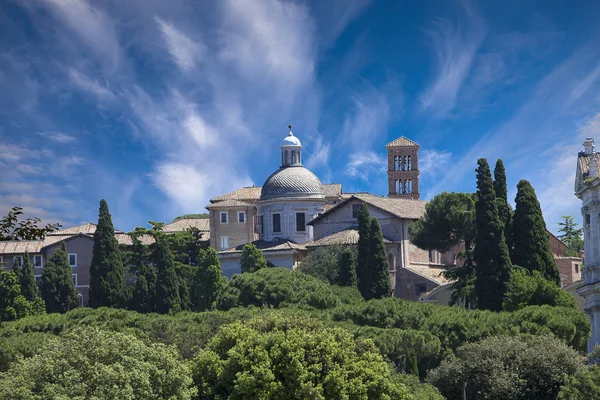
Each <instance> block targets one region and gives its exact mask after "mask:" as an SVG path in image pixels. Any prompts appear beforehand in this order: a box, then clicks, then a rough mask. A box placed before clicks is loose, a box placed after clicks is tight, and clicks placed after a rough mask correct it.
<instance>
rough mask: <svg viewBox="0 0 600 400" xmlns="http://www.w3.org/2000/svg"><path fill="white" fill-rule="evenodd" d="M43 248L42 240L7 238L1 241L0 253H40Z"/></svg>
mask: <svg viewBox="0 0 600 400" xmlns="http://www.w3.org/2000/svg"><path fill="white" fill-rule="evenodd" d="M41 250H42V241H41V240H7V241H0V254H24V253H31V254H33V253H39V252H40V251H41Z"/></svg>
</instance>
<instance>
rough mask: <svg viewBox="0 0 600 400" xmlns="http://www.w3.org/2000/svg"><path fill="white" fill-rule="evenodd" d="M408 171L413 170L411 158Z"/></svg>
mask: <svg viewBox="0 0 600 400" xmlns="http://www.w3.org/2000/svg"><path fill="white" fill-rule="evenodd" d="M407 170H408V171H410V170H412V160H411V159H410V156H408V168H407Z"/></svg>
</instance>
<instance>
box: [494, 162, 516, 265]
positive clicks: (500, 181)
mask: <svg viewBox="0 0 600 400" xmlns="http://www.w3.org/2000/svg"><path fill="white" fill-rule="evenodd" d="M494 192H495V193H496V203H497V205H498V215H499V216H500V220H501V221H502V224H503V225H504V240H505V241H506V246H507V247H508V252H509V254H510V253H511V252H512V248H513V243H512V212H511V207H510V204H509V203H508V189H507V187H506V169H505V168H504V162H503V161H502V160H501V159H498V161H496V167H495V168H494Z"/></svg>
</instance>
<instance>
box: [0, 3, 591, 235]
mask: <svg viewBox="0 0 600 400" xmlns="http://www.w3.org/2000/svg"><path fill="white" fill-rule="evenodd" d="M599 13H600V5H599V4H598V3H597V2H595V1H585V0H579V1H576V2H570V1H539V2H535V1H527V2H523V1H504V2H474V1H472V2H466V1H465V2H462V1H441V0H439V1H421V2H408V1H366V0H364V1H362V0H361V1H359V0H356V1H350V0H331V1H314V2H311V1H301V2H293V1H277V0H247V1H234V0H219V1H216V0H214V1H208V0H207V1H189V0H188V1H182V0H170V1H168V2H167V1H158V0H128V1H127V2H123V1H121V0H104V1H100V0H98V1H76V0H38V1H30V2H22V1H16V0H15V1H7V0H5V1H3V2H1V3H0V171H1V179H0V207H2V208H3V209H7V208H8V207H9V206H11V205H21V206H23V207H24V208H25V210H26V212H27V213H28V214H30V215H37V216H40V217H42V218H44V220H48V221H59V222H61V223H63V224H64V225H73V224H77V223H80V222H87V221H95V220H96V218H97V209H98V201H99V200H100V199H101V198H106V199H107V201H108V203H109V206H110V209H111V213H112V214H113V220H114V222H115V225H116V226H117V227H119V228H121V229H124V230H129V229H132V228H133V227H134V226H140V225H144V224H145V222H146V221H147V220H159V221H161V220H162V221H168V220H171V219H172V218H173V217H175V216H177V215H180V214H183V213H199V212H205V211H206V210H205V209H204V207H205V206H206V205H207V204H208V199H210V198H211V197H213V196H216V195H220V194H222V193H225V192H227V191H229V190H233V189H236V188H238V187H240V186H245V185H252V184H256V185H262V183H263V181H264V180H265V178H266V177H267V176H268V175H269V174H270V173H271V172H272V171H273V170H274V169H276V168H277V167H278V166H279V160H280V159H279V147H278V146H279V143H280V141H281V139H282V138H283V137H284V136H285V135H286V134H287V129H286V126H287V125H288V123H290V122H291V123H292V124H293V125H294V132H295V134H296V135H297V136H298V137H299V138H300V139H301V140H302V142H303V145H304V161H305V164H306V165H307V166H308V167H309V168H311V169H312V170H313V171H314V172H315V173H316V174H317V175H318V176H319V177H320V178H321V180H322V181H323V182H324V183H330V182H336V183H342V184H343V189H344V191H345V192H350V191H370V192H373V193H376V194H382V195H383V194H386V175H385V168H386V165H385V159H386V158H385V157H386V154H385V147H384V146H385V144H386V143H387V142H389V141H391V140H393V139H394V138H396V137H398V136H401V135H405V136H407V137H409V138H410V139H412V140H415V141H417V142H418V143H420V145H421V153H420V169H421V192H422V195H423V197H424V198H425V199H429V198H431V197H432V196H433V195H435V194H437V193H439V192H441V191H444V190H446V191H451V190H455V191H473V190H474V189H475V173H474V169H475V167H476V161H477V158H479V157H487V158H488V160H489V161H490V164H492V165H493V163H494V162H495V160H496V159H497V158H502V159H503V160H504V162H505V164H506V167H507V173H508V183H509V196H510V198H511V200H512V199H514V196H515V188H516V184H517V182H518V181H519V180H520V179H528V180H530V181H531V182H532V184H533V185H534V187H535V189H536V191H537V194H538V198H539V199H540V202H541V204H542V207H543V211H544V215H545V217H546V221H547V224H548V226H549V228H550V229H551V230H553V231H556V222H557V221H558V220H559V218H560V216H561V215H575V216H577V217H579V214H580V202H579V200H578V199H577V198H576V197H575V196H574V195H573V181H574V172H575V157H576V154H577V152H578V151H579V150H580V149H581V148H582V147H581V143H582V142H583V139H584V138H585V137H586V136H596V138H597V139H600V114H599V111H600V95H599V93H600V91H599V89H600V24H599V23H598V20H597V16H598V15H599Z"/></svg>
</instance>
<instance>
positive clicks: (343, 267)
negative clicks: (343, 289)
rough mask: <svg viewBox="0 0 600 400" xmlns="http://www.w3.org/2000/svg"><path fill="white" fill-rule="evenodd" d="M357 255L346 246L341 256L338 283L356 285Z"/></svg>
mask: <svg viewBox="0 0 600 400" xmlns="http://www.w3.org/2000/svg"><path fill="white" fill-rule="evenodd" d="M356 282H357V280H356V257H354V251H352V249H350V248H348V247H346V248H345V249H344V250H342V252H341V253H340V256H339V261H338V276H337V284H338V285H340V286H353V287H356Z"/></svg>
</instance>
